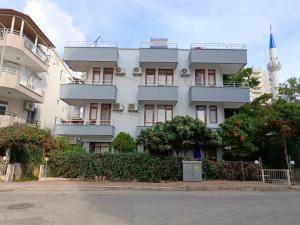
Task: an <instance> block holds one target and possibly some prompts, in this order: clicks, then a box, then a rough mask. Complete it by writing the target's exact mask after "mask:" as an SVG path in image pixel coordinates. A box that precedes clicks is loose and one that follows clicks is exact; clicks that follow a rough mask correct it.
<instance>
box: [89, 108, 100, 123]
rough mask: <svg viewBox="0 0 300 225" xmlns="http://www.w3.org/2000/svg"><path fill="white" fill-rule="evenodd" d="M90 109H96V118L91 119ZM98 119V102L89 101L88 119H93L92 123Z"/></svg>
mask: <svg viewBox="0 0 300 225" xmlns="http://www.w3.org/2000/svg"><path fill="white" fill-rule="evenodd" d="M92 109H96V118H95V119H92V118H91V115H92ZM97 119H98V103H90V115H89V121H90V122H91V121H93V122H92V123H96V121H97Z"/></svg>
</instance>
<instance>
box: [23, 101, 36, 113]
mask: <svg viewBox="0 0 300 225" xmlns="http://www.w3.org/2000/svg"><path fill="white" fill-rule="evenodd" d="M24 110H27V111H34V104H33V103H32V102H24Z"/></svg>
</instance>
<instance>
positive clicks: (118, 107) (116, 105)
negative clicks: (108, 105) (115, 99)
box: [113, 103, 124, 112]
mask: <svg viewBox="0 0 300 225" xmlns="http://www.w3.org/2000/svg"><path fill="white" fill-rule="evenodd" d="M113 110H114V111H119V112H121V111H123V110H124V106H123V105H121V104H120V103H114V104H113Z"/></svg>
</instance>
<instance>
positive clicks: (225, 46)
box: [191, 43, 246, 49]
mask: <svg viewBox="0 0 300 225" xmlns="http://www.w3.org/2000/svg"><path fill="white" fill-rule="evenodd" d="M191 49H246V45H245V44H233V43H193V44H191Z"/></svg>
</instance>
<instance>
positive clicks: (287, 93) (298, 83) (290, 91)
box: [279, 77, 300, 102]
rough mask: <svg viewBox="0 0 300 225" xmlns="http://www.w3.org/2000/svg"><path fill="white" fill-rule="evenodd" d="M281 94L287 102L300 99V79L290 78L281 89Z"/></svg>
mask: <svg viewBox="0 0 300 225" xmlns="http://www.w3.org/2000/svg"><path fill="white" fill-rule="evenodd" d="M279 94H280V95H281V96H282V98H284V99H286V100H287V101H291V102H295V101H296V100H297V98H299V97H300V78H298V79H297V78H296V77H292V78H289V79H288V80H287V81H286V82H285V83H284V84H282V85H281V87H280V88H279ZM298 100H299V99H298Z"/></svg>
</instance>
